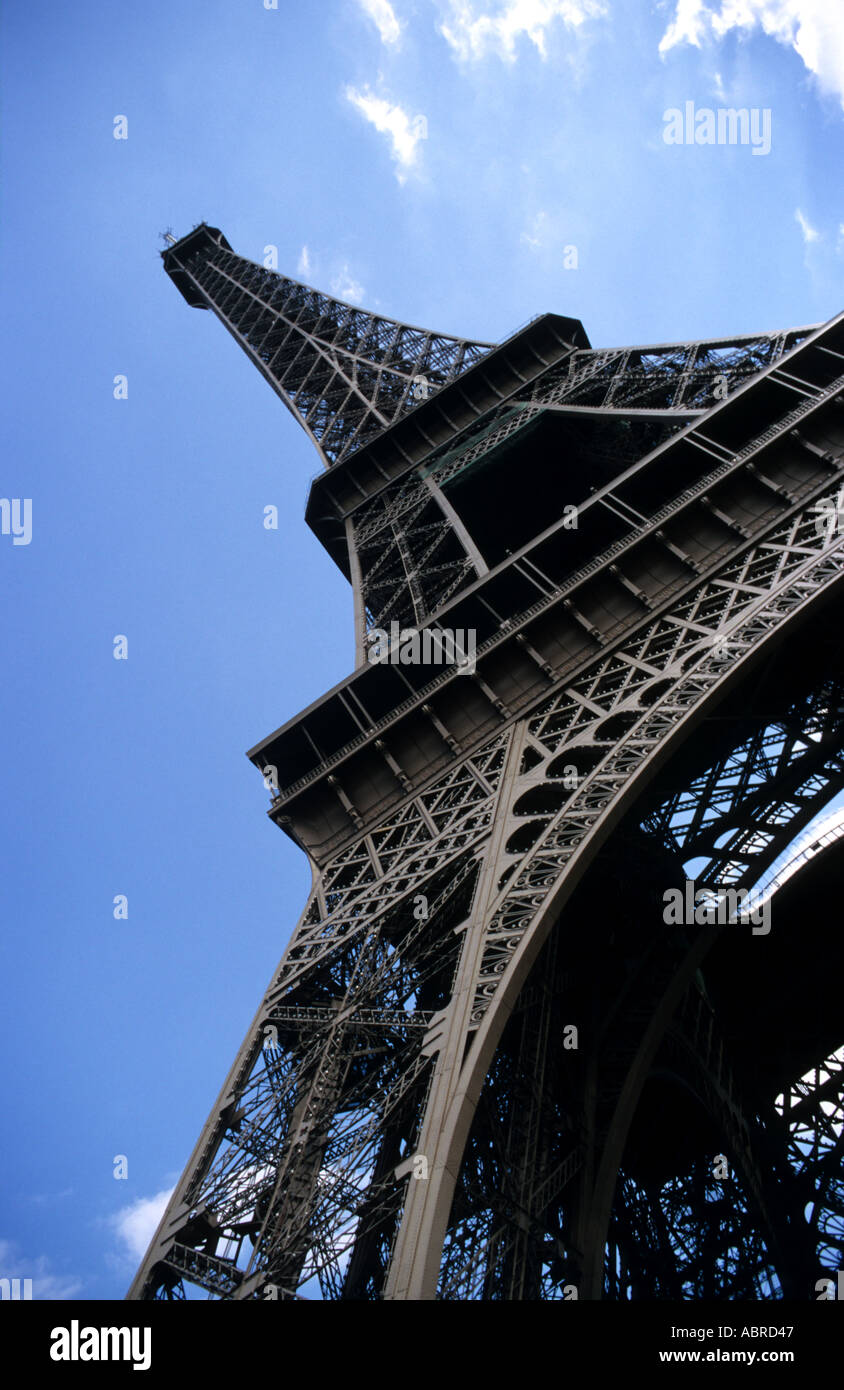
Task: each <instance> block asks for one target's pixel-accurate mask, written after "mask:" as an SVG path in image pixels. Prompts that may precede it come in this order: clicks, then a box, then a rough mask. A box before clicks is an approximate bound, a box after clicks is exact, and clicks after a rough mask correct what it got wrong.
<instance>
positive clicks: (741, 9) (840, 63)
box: [659, 0, 844, 106]
mask: <svg viewBox="0 0 844 1390" xmlns="http://www.w3.org/2000/svg"><path fill="white" fill-rule="evenodd" d="M674 3H675V12H674V18H673V19H672V21H671V23H670V24H669V26H668V28H667V29H666V31H665V33H664V34H663V36H662V39H661V41H660V45H659V51H660V53H662V54H663V55H664V54H666V53H669V52H670V51H671V49H672V48H676V47H677V46H678V45H679V44H684V43H688V44H693V45H694V46H695V47H696V48H700V47H701V46H702V45H703V44H704V43H705V42H706V40H708V39H713V40H719V39H722V38H723V37H724V35H725V34H728V33H730V31H731V30H733V29H738V30H740V31H741V32H743V33H745V34H750V33H753V32H754V30H756V29H761V31H762V32H763V33H764V34H767V35H768V37H769V38H772V39H776V41H777V43H781V44H784V45H785V46H786V47H790V48H793V49H794V51H795V53H796V54H797V55H798V56H799V57H800V58H801V59H802V61H803V64H804V66H805V67H806V68H807V70H808V71H809V72H810V73H812V75H813V76H814V77H815V78H816V79H817V82H818V85H819V86H820V88H821V90H822V91H824V92H827V93H833V94H834V95H836V96H837V97H838V99H839V101H840V102H841V104H842V106H844V7H842V6H841V5H840V4H834V3H832V0H721V7H720V9H717V8H711V7H710V6H709V4H708V3H707V0H674Z"/></svg>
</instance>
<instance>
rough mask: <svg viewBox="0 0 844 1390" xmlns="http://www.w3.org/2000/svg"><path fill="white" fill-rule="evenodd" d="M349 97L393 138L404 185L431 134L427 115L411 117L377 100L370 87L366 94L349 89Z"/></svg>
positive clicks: (393, 146)
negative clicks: (417, 153)
mask: <svg viewBox="0 0 844 1390" xmlns="http://www.w3.org/2000/svg"><path fill="white" fill-rule="evenodd" d="M346 97H347V98H348V100H349V101H350V102H351V103H352V105H353V106H354V107H356V108H357V110H358V111H360V113H361V115H362V116H364V117H365V118H366V120H368V121H369V123H370V125H374V127H375V129H376V130H377V131H379V132H380V134H381V135H387V136H389V139H390V143H391V145H392V156H393V159H394V160H395V162H396V164H397V166H398V168H397V171H396V177H397V178H398V181H399V183H404V181H405V176H406V171H407V170H408V169H412V168H413V166H414V164H415V163H416V148H417V146H418V144H419V141H420V140H424V139H425V138H426V136H427V134H428V123H427V121H426V119H425V117H424V116H409V115H408V114H407V112H406V111H403V110H402V108H401V107H400V106H396V105H394V104H393V103H392V102H389V101H386V100H385V98H384V97H377V96H375V95H374V94H373V93H372V92H370V90H369V88H368V87H366V88H365V89H364V90H363V91H362V92H359V91H357V89H356V88H355V87H347V88H346Z"/></svg>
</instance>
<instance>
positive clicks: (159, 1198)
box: [109, 1187, 173, 1262]
mask: <svg viewBox="0 0 844 1390" xmlns="http://www.w3.org/2000/svg"><path fill="white" fill-rule="evenodd" d="M172 1195H173V1189H172V1187H170V1188H167V1189H166V1190H165V1191H164V1192H156V1194H155V1196H154V1197H138V1198H137V1199H136V1201H134V1202H130V1203H129V1205H128V1206H125V1207H122V1208H121V1210H120V1211H118V1212H115V1214H114V1215H113V1216H111V1217H110V1218H109V1225H110V1226H111V1228H112V1230H113V1231H114V1233H115V1235H116V1236H117V1237H118V1239H119V1240H120V1241H121V1242H122V1244H123V1247H124V1251H123V1253H124V1254H126V1255H130V1256H131V1257H132V1260H133V1261H135V1262H137V1261H138V1260H140V1259H142V1258H143V1256H144V1255H145V1254H146V1252H147V1247H148V1246H149V1243H150V1241H151V1240H152V1238H153V1236H154V1235H155V1229H156V1227H157V1225H158V1223H159V1221H160V1220H161V1218H162V1216H163V1215H164V1208H165V1207H166V1206H167V1203H168V1202H169V1200H170V1198H171V1196H172Z"/></svg>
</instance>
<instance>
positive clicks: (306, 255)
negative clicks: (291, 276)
mask: <svg viewBox="0 0 844 1390" xmlns="http://www.w3.org/2000/svg"><path fill="white" fill-rule="evenodd" d="M310 273H311V253H310V251H309V250H308V248H307V246H303V247H302V250H301V251H300V252H299V264H298V266H297V269H296V274H297V275H310Z"/></svg>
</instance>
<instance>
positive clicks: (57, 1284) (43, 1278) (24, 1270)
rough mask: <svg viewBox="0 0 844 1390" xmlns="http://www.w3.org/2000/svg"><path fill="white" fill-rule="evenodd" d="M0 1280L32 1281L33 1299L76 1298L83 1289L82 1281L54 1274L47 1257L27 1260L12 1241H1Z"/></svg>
mask: <svg viewBox="0 0 844 1390" xmlns="http://www.w3.org/2000/svg"><path fill="white" fill-rule="evenodd" d="M0 1279H31V1280H32V1297H33V1299H67V1298H76V1297H78V1295H79V1292H80V1290H81V1289H82V1280H81V1279H76V1278H73V1277H72V1276H67V1275H61V1274H53V1272H52V1270H51V1268H50V1260H49V1259H48V1258H47V1256H46V1255H38V1256H37V1258H36V1259H27V1258H26V1257H25V1256H22V1255H20V1254H19V1253H18V1246H17V1245H15V1243H14V1242H13V1241H11V1240H0ZM21 1293H23V1287H21Z"/></svg>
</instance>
